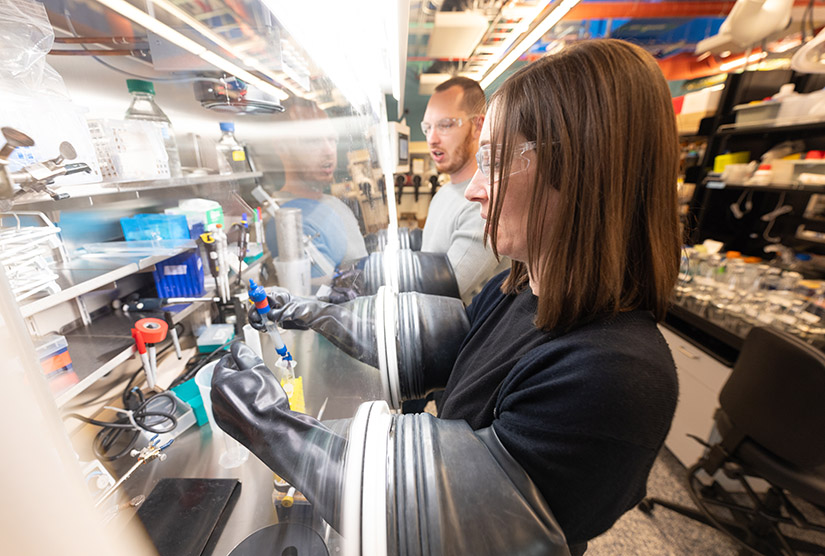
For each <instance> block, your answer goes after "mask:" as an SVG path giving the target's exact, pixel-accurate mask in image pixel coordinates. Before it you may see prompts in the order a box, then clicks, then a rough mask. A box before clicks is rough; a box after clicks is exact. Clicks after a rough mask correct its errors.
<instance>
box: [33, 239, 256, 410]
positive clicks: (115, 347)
mask: <svg viewBox="0 0 825 556" xmlns="http://www.w3.org/2000/svg"><path fill="white" fill-rule="evenodd" d="M165 258H168V257H161V259H165ZM269 258H270V257H269V255H268V254H266V255H264V256H263V257H261V258H259V259H258V260H256V261H254V262H253V263H252V264H250V265H249V266H248V267H247V268H246V269H244V271H243V273H242V277H243V279H244V280H247V279H249V278H255V279H257V278H258V274H260V271H261V268H262V266H263V265H264V264H265V263H266V262H267V261H268V260H269ZM154 259H155V257H149V258H147V259H144V260H143V262H144V263H146V262H148V261H151V260H154ZM152 264H154V263H152ZM142 268H146V266H145V265H144V266H143V267H142ZM149 268H151V267H149ZM234 279H235V277H234V276H233V280H234ZM60 293H63V292H60ZM60 293H58V294H56V296H59V295H60ZM75 295H80V294H75ZM214 295H215V288H214V287H212V288H207V289H206V291H205V292H204V297H207V298H208V297H213V296H214ZM53 297H55V296H49V297H48V298H45V299H44V300H43V301H49V300H50V299H52V298H53ZM197 308H198V304H195V303H190V304H187V305H185V306H183V307H181V308H180V309H178V310H176V311H172V321H173V322H174V323H178V322H181V321H183V320H184V319H185V318H187V317H188V316H189V315H191V314H192V313H193V312H194V311H195V310H197ZM24 316H25V313H24ZM153 316H154V317H157V316H158V314H157V313H139V312H132V313H121V312H112V313H108V314H105V315H103V316H101V317H99V318H95V319H94V320H92V322H91V323H90V324H88V325H85V326H81V327H79V328H76V329H75V330H73V331H71V332H68V333H66V334H65V336H66V342H67V343H68V344H69V353H70V354H71V356H72V366H73V368H74V371H75V373H76V374H77V377H78V379H79V381H78V383H77V384H74V385H73V386H71V387H69V388H68V389H67V390H65V391H63V392H60V393H59V394H58V395H57V396H56V401H57V406H58V407H63V406H64V405H66V404H67V403H68V402H69V401H70V400H72V399H73V398H74V397H75V396H77V395H78V394H80V393H81V392H83V391H84V390H86V388H88V387H89V386H91V385H92V384H94V383H95V381H97V380H98V379H99V378H100V377H102V376H104V375H106V374H107V373H109V372H110V371H112V370H113V369H114V368H115V367H117V366H118V365H120V364H121V363H123V362H124V361H126V360H128V359H129V358H130V357H131V356H132V354H133V353H134V344H135V343H134V338H132V335H131V333H130V330H131V328H132V327H133V326H134V323H135V322H136V321H138V320H140V319H142V318H145V317H153Z"/></svg>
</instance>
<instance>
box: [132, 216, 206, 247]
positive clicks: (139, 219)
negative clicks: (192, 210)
mask: <svg viewBox="0 0 825 556" xmlns="http://www.w3.org/2000/svg"><path fill="white" fill-rule="evenodd" d="M120 227H121V228H122V229H123V237H125V238H126V241H156V240H159V239H190V236H189V226H188V225H187V222H186V217H185V216H184V215H182V214H136V215H134V216H130V217H126V218H121V219H120Z"/></svg>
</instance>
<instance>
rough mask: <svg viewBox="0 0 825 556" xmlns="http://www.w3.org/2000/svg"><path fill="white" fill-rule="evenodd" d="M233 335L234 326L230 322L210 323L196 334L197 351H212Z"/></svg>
mask: <svg viewBox="0 0 825 556" xmlns="http://www.w3.org/2000/svg"><path fill="white" fill-rule="evenodd" d="M234 337H235V326H234V325H232V324H210V325H209V326H207V327H206V330H204V331H203V333H201V334H200V335H199V336H198V351H199V352H201V353H212V352H213V351H215V350H216V349H218V348H219V347H221V346H222V345H224V344H225V343H226V342H228V341H229V340H231V339H232V338H234Z"/></svg>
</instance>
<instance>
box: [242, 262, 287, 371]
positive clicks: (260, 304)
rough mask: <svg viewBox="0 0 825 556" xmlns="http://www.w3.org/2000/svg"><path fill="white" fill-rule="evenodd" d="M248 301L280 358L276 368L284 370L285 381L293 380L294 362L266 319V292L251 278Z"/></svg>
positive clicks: (268, 308) (278, 334)
mask: <svg viewBox="0 0 825 556" xmlns="http://www.w3.org/2000/svg"><path fill="white" fill-rule="evenodd" d="M249 299H251V300H252V301H253V302H254V303H255V310H256V311H258V314H259V315H260V316H261V320H262V322H263V325H264V327H265V328H266V332H267V334H269V337H270V338H272V343H273V344H274V345H275V352H276V353H277V354H278V355H280V356H281V360H280V361H279V362H278V363H279V364H278V366H279V367H282V368H284V369H286V378H287V379H294V378H295V373H294V372H293V368H294V367H295V361H294V360H293V359H292V354H291V353H289V350H288V349H287V348H286V344H284V340H283V339H282V338H281V334H280V333H279V332H278V328H277V327H276V326H274V325H271V324H270V323H269V322H268V320H267V317H266V314H267V313H268V312H269V310H270V307H269V301H267V299H266V290H264V289H263V287H261V286H259V285H258V284H256V283H255V280H253V279H252V278H250V279H249ZM281 362H283V364H281Z"/></svg>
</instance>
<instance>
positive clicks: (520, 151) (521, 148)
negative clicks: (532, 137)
mask: <svg viewBox="0 0 825 556" xmlns="http://www.w3.org/2000/svg"><path fill="white" fill-rule="evenodd" d="M492 147H493V146H492V145H489V144H488V145H483V146H482V147H481V148H479V149H478V152H477V153H476V162H477V163H478V169H479V170H481V173H482V174H484V177H485V178H488V179H489V178H490V168H491V167H492V166H493V161H492ZM535 148H536V142H535V141H527V142H526V143H521V144H520V145H516V147H515V148H514V149H513V155H514V156H513V160H512V161H511V162H510V175H511V176H512V175H513V174H518V173H519V172H524V171H525V170H527V169H528V168H529V167H530V159H529V158H527V157H526V156H524V153H526V152H527V151H531V150H533V149H535ZM499 163H500V160H496V161H495V166H498V165H499ZM498 177H499V176H496V179H498Z"/></svg>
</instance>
